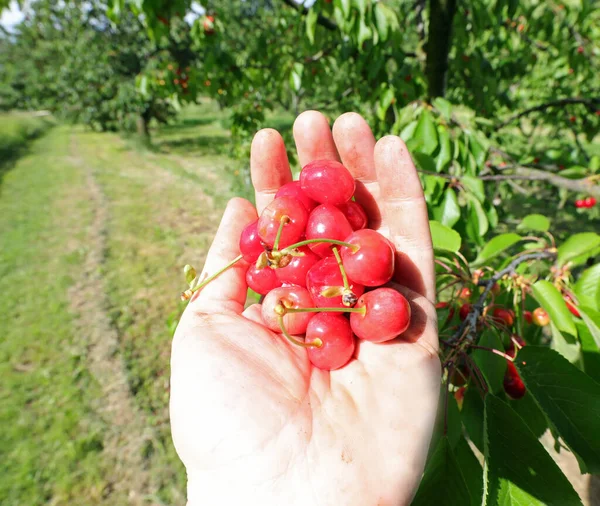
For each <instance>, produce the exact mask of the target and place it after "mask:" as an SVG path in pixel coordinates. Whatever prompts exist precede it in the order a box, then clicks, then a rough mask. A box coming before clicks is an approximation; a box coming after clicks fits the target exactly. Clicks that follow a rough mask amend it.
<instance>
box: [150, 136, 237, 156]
mask: <svg viewBox="0 0 600 506" xmlns="http://www.w3.org/2000/svg"><path fill="white" fill-rule="evenodd" d="M230 145H231V139H230V138H229V137H225V136H223V135H195V136H193V137H186V138H178V139H172V140H157V141H155V143H154V148H155V149H156V150H158V151H159V152H161V153H175V154H186V153H190V152H191V151H202V153H203V154H205V155H223V154H228V153H229V148H230Z"/></svg>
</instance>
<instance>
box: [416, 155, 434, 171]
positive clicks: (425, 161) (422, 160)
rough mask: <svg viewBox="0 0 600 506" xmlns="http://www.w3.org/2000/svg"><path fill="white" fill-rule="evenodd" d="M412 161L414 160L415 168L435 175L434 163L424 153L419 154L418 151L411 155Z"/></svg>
mask: <svg viewBox="0 0 600 506" xmlns="http://www.w3.org/2000/svg"><path fill="white" fill-rule="evenodd" d="M412 159H413V160H414V162H415V164H416V165H417V167H419V168H420V169H422V170H424V171H426V172H432V173H435V162H434V161H433V158H431V156H429V155H426V154H425V153H419V152H418V151H416V152H414V153H412Z"/></svg>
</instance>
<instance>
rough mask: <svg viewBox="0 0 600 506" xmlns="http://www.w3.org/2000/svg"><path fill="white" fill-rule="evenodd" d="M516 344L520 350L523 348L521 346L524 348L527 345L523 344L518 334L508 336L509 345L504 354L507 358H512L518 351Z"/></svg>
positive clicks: (523, 340) (523, 341)
mask: <svg viewBox="0 0 600 506" xmlns="http://www.w3.org/2000/svg"><path fill="white" fill-rule="evenodd" d="M515 343H517V344H518V345H519V346H520V347H521V348H523V346H526V345H527V343H526V342H525V339H523V338H522V337H521V336H520V335H519V334H511V336H510V343H509V345H508V348H507V349H506V354H507V355H508V356H509V357H514V356H515V355H516V354H517V350H518V349H519V348H518V347H517V344H515Z"/></svg>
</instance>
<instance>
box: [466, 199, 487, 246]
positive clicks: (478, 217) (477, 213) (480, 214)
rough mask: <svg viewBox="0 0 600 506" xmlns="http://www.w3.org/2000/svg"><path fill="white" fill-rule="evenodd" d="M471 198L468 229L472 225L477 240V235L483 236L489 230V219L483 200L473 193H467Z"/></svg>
mask: <svg viewBox="0 0 600 506" xmlns="http://www.w3.org/2000/svg"><path fill="white" fill-rule="evenodd" d="M467 196H468V197H471V198H469V221H468V222H467V230H468V228H469V227H471V232H472V234H473V238H474V239H475V240H477V237H483V236H484V235H485V234H486V232H487V231H488V225H489V222H488V219H487V215H486V214H485V211H484V210H483V207H482V206H481V202H479V200H477V199H476V198H474V197H472V195H471V194H467Z"/></svg>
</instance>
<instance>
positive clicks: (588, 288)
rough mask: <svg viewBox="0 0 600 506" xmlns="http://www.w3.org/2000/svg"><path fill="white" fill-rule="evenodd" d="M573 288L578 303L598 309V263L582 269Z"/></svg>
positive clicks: (599, 274)
mask: <svg viewBox="0 0 600 506" xmlns="http://www.w3.org/2000/svg"><path fill="white" fill-rule="evenodd" d="M573 290H574V292H575V295H577V299H579V303H580V304H582V305H583V306H588V307H591V308H593V309H595V310H596V311H600V263H599V264H596V265H594V266H593V267H590V268H589V269H587V270H585V271H583V273H582V274H581V276H579V279H578V280H577V283H575V286H574V287H573Z"/></svg>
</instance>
